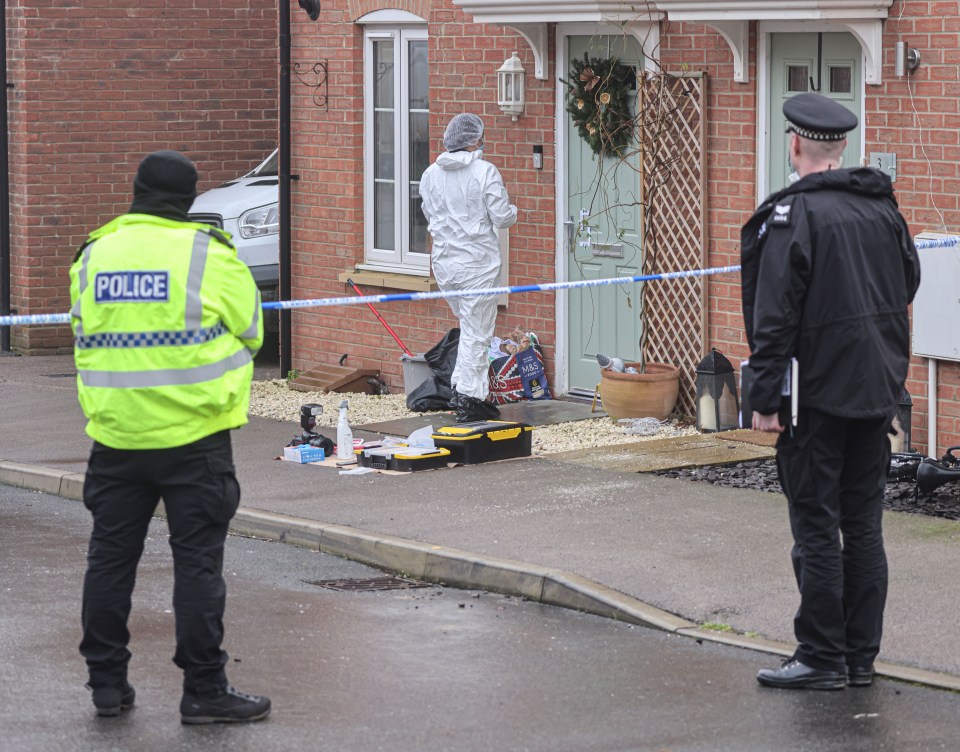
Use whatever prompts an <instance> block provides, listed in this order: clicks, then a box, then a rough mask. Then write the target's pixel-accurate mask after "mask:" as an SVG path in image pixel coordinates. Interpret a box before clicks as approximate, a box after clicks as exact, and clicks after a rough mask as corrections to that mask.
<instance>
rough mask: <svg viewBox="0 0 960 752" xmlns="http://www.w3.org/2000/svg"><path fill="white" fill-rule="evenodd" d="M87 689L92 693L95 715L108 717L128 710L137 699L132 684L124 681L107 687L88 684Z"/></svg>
mask: <svg viewBox="0 0 960 752" xmlns="http://www.w3.org/2000/svg"><path fill="white" fill-rule="evenodd" d="M87 689H89V690H90V691H91V692H92V693H93V705H94V707H96V709H97V715H101V716H104V717H108V718H112V717H113V716H118V715H120V714H121V713H122V712H123V711H124V710H129V709H130V708H132V707H133V702H134V700H136V699H137V693H136V691H135V690H134V688H133V686H132V685H131V684H130V683H129V682H126V681H125V682H123V684H119V685H111V686H108V687H91V686H90V685H89V684H88V685H87Z"/></svg>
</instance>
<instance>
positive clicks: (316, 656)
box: [0, 486, 960, 752]
mask: <svg viewBox="0 0 960 752" xmlns="http://www.w3.org/2000/svg"><path fill="white" fill-rule="evenodd" d="M88 530H89V519H88V516H87V513H86V511H85V510H84V509H83V507H82V505H80V504H78V503H76V502H73V501H69V500H64V499H60V498H56V497H51V496H46V495H44V494H39V493H36V492H32V491H26V490H22V489H16V488H12V487H9V486H0V542H2V554H0V581H2V582H3V585H2V588H0V650H2V653H3V655H4V660H3V661H2V662H0V703H2V707H3V708H4V712H3V714H2V717H0V749H3V750H11V752H14V751H15V752H102V751H110V752H112V751H114V750H117V751H120V750H133V749H136V750H144V751H145V752H152V751H153V750H157V751H158V752H159V751H161V750H162V752H178V751H181V750H182V751H183V752H187V751H188V750H190V751H193V750H198V749H204V750H214V751H215V750H231V751H232V752H246V751H247V750H250V751H251V752H253V751H254V750H256V751H257V752H281V751H283V752H287V751H288V750H337V751H338V752H371V751H373V750H389V751H390V752H407V751H410V752H412V751H415V750H429V751H431V752H451V751H454V752H489V751H490V750H498V751H499V750H503V751H504V752H521V751H524V750H526V751H529V752H556V751H557V750H564V751H565V752H567V751H569V752H579V751H580V750H583V751H584V752H587V751H590V752H595V751H600V750H635V751H637V752H645V751H647V750H649V751H650V752H665V751H667V750H669V752H771V751H772V750H777V751H778V752H781V751H782V752H841V750H842V751H843V752H874V751H875V750H891V751H895V752H903V751H905V750H915V751H916V752H928V751H932V750H956V749H958V748H960V723H958V721H960V715H958V713H960V710H958V709H960V700H958V697H957V696H956V695H955V694H952V693H948V692H943V691H939V690H933V689H928V688H923V687H917V686H911V685H907V684H903V683H899V682H892V681H887V680H880V681H878V682H877V683H876V684H875V685H874V686H873V687H871V688H868V689H858V690H853V689H847V690H845V691H842V692H789V691H776V690H767V689H763V688H761V687H759V686H758V685H757V684H756V682H755V681H754V680H753V676H754V674H755V672H756V671H757V670H758V669H759V668H762V667H764V666H770V665H772V664H773V665H775V661H774V659H772V658H771V657H770V656H764V655H762V654H760V653H757V652H753V651H747V650H741V649H737V648H732V647H727V646H723V645H718V644H713V643H709V642H698V641H696V640H691V639H686V638H682V637H678V636H676V635H671V634H668V633H665V632H660V631H656V630H651V629H647V628H643V627H633V626H630V625H628V624H624V623H621V622H616V621H613V620H611V619H603V618H600V617H595V616H590V615H587V614H581V613H576V612H573V611H570V610H566V609H558V608H552V607H549V606H543V605H540V604H536V603H530V602H526V601H524V600H522V599H519V598H510V597H504V596H498V595H493V594H490V593H478V592H469V591H456V590H451V589H449V588H437V587H431V588H427V589H421V590H405V591H387V592H379V593H344V592H335V591H330V590H324V589H321V588H318V587H316V586H314V585H310V584H307V582H305V581H308V580H325V579H341V578H357V577H370V576H372V575H374V574H376V573H375V572H374V571H373V570H371V569H369V568H367V567H363V566H360V565H357V564H354V563H351V562H345V561H343V560H341V559H338V558H336V557H331V556H325V555H323V554H319V553H317V552H311V551H306V550H302V549H297V548H293V547H291V546H284V545H279V544H275V543H269V542H265V541H258V540H251V539H245V538H236V537H232V538H231V539H230V540H229V541H228V547H227V554H226V566H225V572H226V578H227V583H228V600H227V614H226V627H227V638H226V643H225V647H226V648H227V650H228V651H229V652H230V654H231V663H230V664H229V666H228V670H229V673H230V677H231V679H232V681H233V682H234V683H235V684H236V685H237V686H238V687H239V688H240V689H242V690H245V691H251V692H262V693H264V694H267V695H269V696H270V697H271V698H272V700H273V703H274V711H273V713H272V714H271V717H270V718H269V719H268V720H266V721H264V722H262V723H258V724H251V725H240V726H217V727H189V726H182V725H181V724H180V723H179V716H178V713H177V706H178V702H179V698H180V676H179V672H178V670H177V669H176V667H174V666H173V664H172V663H171V661H170V657H171V655H172V652H173V616H172V613H171V612H170V602H171V571H170V559H169V551H168V548H167V546H166V540H165V535H166V534H165V529H164V526H163V524H162V523H161V522H159V521H158V522H156V523H155V524H154V525H153V526H152V528H151V533H150V538H149V540H148V544H147V547H146V551H145V554H144V558H143V560H142V562H141V567H140V577H139V579H138V584H137V591H136V593H135V598H134V609H133V615H132V617H131V632H132V635H133V638H132V643H131V647H132V650H133V652H134V660H133V663H132V665H131V680H132V681H133V682H134V684H135V686H136V688H137V693H138V696H137V705H136V707H135V708H134V709H133V710H132V711H130V712H129V713H126V714H124V715H123V716H122V717H120V718H115V719H104V718H97V717H96V716H95V715H94V712H93V706H92V705H91V703H90V699H89V695H88V693H87V692H86V691H85V690H84V689H83V688H82V685H83V682H84V680H85V672H84V666H83V662H82V659H81V658H80V656H79V654H78V653H77V650H76V645H77V643H78V642H79V594H80V587H81V582H82V577H83V568H84V552H85V546H86V536H87V534H88Z"/></svg>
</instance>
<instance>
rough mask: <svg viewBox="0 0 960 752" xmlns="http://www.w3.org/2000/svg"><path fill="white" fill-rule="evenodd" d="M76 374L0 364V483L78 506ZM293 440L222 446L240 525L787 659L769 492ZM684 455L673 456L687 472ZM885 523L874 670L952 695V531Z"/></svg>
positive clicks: (21, 361)
mask: <svg viewBox="0 0 960 752" xmlns="http://www.w3.org/2000/svg"><path fill="white" fill-rule="evenodd" d="M72 373H73V368H72V361H71V359H70V358H69V356H55V357H36V358H6V359H3V360H2V361H0V403H2V404H3V405H4V408H5V411H4V415H3V424H2V425H3V435H2V436H0V479H2V480H3V482H6V483H11V484H13V485H23V484H24V483H30V484H35V485H32V486H30V487H36V488H42V489H44V490H47V489H49V490H52V491H53V492H54V493H59V494H61V495H64V496H68V497H73V498H76V497H77V495H78V493H79V490H80V484H81V483H82V479H83V476H82V475H80V474H78V473H82V471H83V469H84V468H85V465H86V456H87V453H88V451H89V446H90V441H89V439H88V438H87V437H86V436H85V435H84V433H83V425H84V419H83V416H82V414H81V413H80V409H79V406H78V405H77V401H76V387H75V384H74V381H73V378H72V376H71V374H72ZM297 430H298V426H297V424H296V422H295V420H294V419H293V418H291V420H290V421H289V422H279V421H272V420H266V419H253V420H251V422H250V424H249V425H248V426H246V427H244V428H243V429H241V430H239V431H237V432H235V433H234V434H233V442H234V448H235V457H236V461H237V465H238V472H239V476H240V480H241V485H242V487H243V502H242V504H243V506H242V508H241V515H240V516H241V517H242V518H243V520H240V519H238V523H239V522H241V521H243V522H245V524H246V523H249V525H252V526H253V527H252V528H251V527H247V528H246V529H254V530H260V531H261V532H262V533H263V534H268V533H269V534H271V535H272V534H276V536H277V537H282V538H285V539H288V540H289V539H292V538H296V537H297V536H301V537H302V539H303V540H302V542H304V543H305V544H308V545H312V546H314V547H315V548H316V547H321V548H323V550H328V551H332V552H336V553H341V554H343V555H348V556H354V557H358V558H360V559H361V560H363V561H365V562H366V563H369V564H373V565H375V566H381V567H385V568H393V569H396V570H400V571H406V572H411V573H414V574H416V576H418V577H420V576H424V577H432V578H434V579H436V580H437V581H441V582H447V583H457V584H458V585H462V586H470V587H481V588H484V589H487V590H497V591H500V592H508V593H515V594H516V593H520V594H523V595H524V596H526V597H528V598H532V599H535V600H538V601H542V602H547V603H565V604H567V605H570V606H572V607H576V608H584V609H590V610H594V611H596V612H599V613H606V614H610V615H612V616H615V617H616V618H637V619H638V620H639V621H645V622H646V623H656V624H658V625H660V626H662V627H663V628H665V629H669V630H671V631H675V632H676V633H678V634H686V635H691V636H695V637H697V638H699V639H717V640H723V641H733V642H735V643H736V644H745V645H750V646H752V647H753V648H755V649H757V650H763V651H771V652H773V653H778V652H779V653H780V654H785V653H789V652H790V651H791V650H792V647H793V634H792V617H793V613H794V612H795V610H796V607H797V600H798V599H797V592H796V584H795V582H794V580H793V572H792V569H791V566H790V559H789V551H790V547H791V539H790V532H789V526H788V521H787V514H786V508H785V501H784V499H783V498H782V496H779V495H776V494H770V493H764V492H761V491H754V490H750V489H736V488H723V487H715V486H711V485H708V484H705V483H690V482H684V481H677V480H672V479H668V478H658V477H653V476H651V475H649V474H638V473H637V472H633V471H632V470H633V469H634V468H633V467H632V466H629V465H628V464H626V463H624V464H623V465H615V466H613V467H604V468H601V467H593V466H587V464H580V463H578V462H577V461H574V460H575V459H576V458H570V457H560V458H558V457H555V456H553V457H551V456H546V457H535V458H530V459H523V460H515V461H508V462H500V463H491V464H487V465H475V466H469V467H456V468H451V469H444V470H436V471H430V472H422V473H414V474H410V475H404V476H385V475H364V476H340V475H338V473H337V471H336V470H335V469H333V468H323V467H316V466H300V465H295V464H293V463H289V462H281V461H276V460H275V459H274V458H275V457H277V456H278V455H279V454H280V452H281V451H282V447H283V445H284V444H285V443H286V442H287V441H288V440H289V438H290V436H291V435H292V434H293V433H295V432H297ZM679 441H680V443H683V444H684V446H686V447H688V449H689V445H690V442H689V441H688V440H687V439H680V440H679ZM742 443H749V442H742ZM635 446H636V447H639V448H640V449H638V450H637V451H642V448H643V446H644V445H643V444H637V445H635ZM754 448H761V447H759V445H754ZM688 449H684V451H682V452H680V451H679V450H678V454H679V455H682V456H680V457H678V459H677V461H678V462H682V463H688V462H689V455H690V454H691V452H692V450H689V451H688ZM624 451H625V450H624ZM663 453H664V452H663V451H661V452H660V454H661V455H662V454H663ZM584 454H585V455H590V454H591V452H584ZM884 526H885V531H886V542H887V552H888V558H889V560H890V571H891V582H890V597H889V600H888V606H887V612H886V620H885V633H884V642H883V647H882V653H881V658H882V659H883V663H882V664H881V669H882V670H883V671H885V672H886V673H887V674H888V675H892V676H899V677H901V678H904V679H906V680H909V681H922V682H931V683H934V684H937V685H938V686H948V687H955V688H960V651H958V650H957V639H958V636H960V629H958V627H957V610H956V604H957V603H960V577H957V574H956V573H957V572H960V523H957V522H954V521H950V520H938V519H930V518H923V517H920V516H918V515H908V514H901V513H889V514H886V515H885V518H884ZM560 596H565V597H560ZM651 615H652V621H651V620H650V618H648V617H651ZM704 624H711V625H716V626H719V627H720V628H721V629H722V630H724V631H722V632H719V633H717V632H713V631H710V632H709V633H704V632H703V631H702V630H700V629H698V627H699V626H700V625H704ZM767 660H771V659H770V658H769V657H768V659H767ZM929 672H933V673H929ZM958 748H960V745H958Z"/></svg>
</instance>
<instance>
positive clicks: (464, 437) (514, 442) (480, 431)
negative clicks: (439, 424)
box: [433, 420, 533, 465]
mask: <svg viewBox="0 0 960 752" xmlns="http://www.w3.org/2000/svg"><path fill="white" fill-rule="evenodd" d="M532 439H533V426H529V425H527V424H526V423H514V422H511V421H505V420H478V421H474V422H472V423H457V424H456V425H452V426H444V427H443V428H440V429H438V430H437V431H436V432H435V433H434V434H433V443H434V444H435V445H436V446H437V447H443V448H445V449H449V450H450V461H451V462H460V463H462V464H464V465H475V464H477V463H480V462H493V461H494V460H510V459H513V458H514V457H529V456H530V454H531V451H532Z"/></svg>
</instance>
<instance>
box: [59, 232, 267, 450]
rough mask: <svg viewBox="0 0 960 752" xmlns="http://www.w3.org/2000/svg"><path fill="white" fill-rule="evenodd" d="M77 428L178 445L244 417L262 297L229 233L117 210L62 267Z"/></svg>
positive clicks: (129, 441) (103, 439)
mask: <svg viewBox="0 0 960 752" xmlns="http://www.w3.org/2000/svg"><path fill="white" fill-rule="evenodd" d="M70 299H71V302H72V304H73V307H72V309H71V311H70V314H71V325H72V327H73V333H74V360H75V361H76V365H77V386H78V389H79V396H80V406H81V407H82V408H83V412H84V414H85V415H86V416H87V418H88V421H89V422H88V423H87V433H88V434H89V435H90V436H91V437H92V438H93V439H95V440H96V441H98V442H100V443H101V444H104V445H106V446H109V447H113V448H115V449H164V448H168V447H176V446H183V445H184V444H189V443H191V442H194V441H197V440H199V439H202V438H203V437H205V436H209V435H210V434H213V433H216V432H218V431H222V430H225V429H229V428H238V427H239V426H242V425H244V424H245V423H246V422H247V409H248V408H249V404H250V381H251V379H252V378H253V356H254V355H255V354H256V353H257V351H258V350H259V349H260V346H261V345H262V344H263V320H262V317H261V316H260V293H259V291H258V290H257V286H256V284H255V283H254V281H253V277H252V275H251V274H250V270H249V269H248V268H247V266H246V264H244V263H243V262H242V261H240V260H239V259H238V258H237V253H236V249H235V248H234V247H233V246H232V245H231V243H230V240H229V236H228V235H227V234H225V233H223V232H221V231H219V230H215V229H213V228H211V227H208V226H206V225H202V224H195V223H192V222H177V221H174V220H169V219H163V218H161V217H156V216H153V215H149V214H124V215H122V216H120V217H117V218H116V219H114V220H113V221H112V222H109V223H108V224H106V225H104V226H103V227H101V228H99V229H98V230H95V231H94V232H92V233H91V234H90V237H89V239H88V241H87V244H86V245H85V246H84V247H83V248H82V249H81V252H80V253H79V255H78V257H77V260H76V261H75V262H74V264H73V266H72V267H71V268H70Z"/></svg>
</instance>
